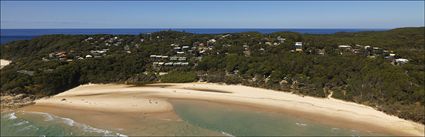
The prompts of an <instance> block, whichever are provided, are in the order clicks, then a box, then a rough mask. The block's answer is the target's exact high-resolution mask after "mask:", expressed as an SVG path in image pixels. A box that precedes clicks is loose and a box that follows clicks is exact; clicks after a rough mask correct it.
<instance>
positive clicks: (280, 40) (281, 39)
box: [277, 36, 286, 43]
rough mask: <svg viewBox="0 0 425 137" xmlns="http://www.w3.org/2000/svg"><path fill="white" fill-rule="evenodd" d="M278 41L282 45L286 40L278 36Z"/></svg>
mask: <svg viewBox="0 0 425 137" xmlns="http://www.w3.org/2000/svg"><path fill="white" fill-rule="evenodd" d="M277 40H278V41H279V42H280V43H284V42H285V40H286V39H285V38H282V37H280V36H278V37H277Z"/></svg>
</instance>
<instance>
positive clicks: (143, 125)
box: [1, 100, 383, 136]
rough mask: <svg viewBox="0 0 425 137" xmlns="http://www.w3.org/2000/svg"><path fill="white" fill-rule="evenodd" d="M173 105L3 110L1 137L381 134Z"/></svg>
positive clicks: (261, 113)
mask: <svg viewBox="0 0 425 137" xmlns="http://www.w3.org/2000/svg"><path fill="white" fill-rule="evenodd" d="M169 101H170V102H171V103H172V104H173V107H174V110H175V113H173V112H168V113H162V114H147V115H145V114H135V115H133V114H131V115H121V114H119V113H118V114H110V113H97V112H84V111H77V110H63V109H60V108H50V109H45V110H51V112H52V113H55V111H53V110H56V112H57V111H62V113H55V114H57V115H61V116H57V115H53V114H49V113H40V112H29V111H25V112H24V111H16V112H2V113H1V136H23V135H25V136H127V135H129V136H134V135H145V136H146V135H154V136H175V135H177V136H207V135H214V136H217V135H225V136H283V135H292V136H294V135H297V136H299V135H303V136H311V135H316V136H318V135H320V136H365V135H375V136H376V135H383V134H379V133H373V132H369V131H358V130H353V129H347V128H341V127H333V126H329V125H324V124H319V123H317V122H313V121H309V120H306V119H302V118H298V117H293V116H290V115H286V114H282V112H273V111H265V110H262V109H258V108H251V107H244V106H238V105H229V104H223V103H214V102H207V101H194V100H169ZM72 113H75V114H78V115H74V114H72ZM81 113H86V116H84V117H81ZM103 114H104V115H103ZM120 116H121V118H120ZM67 117H69V118H67ZM71 118H72V119H71ZM76 121H79V122H76ZM81 121H83V122H81ZM90 125H92V126H90Z"/></svg>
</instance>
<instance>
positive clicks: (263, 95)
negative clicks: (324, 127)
mask: <svg viewBox="0 0 425 137" xmlns="http://www.w3.org/2000/svg"><path fill="white" fill-rule="evenodd" d="M162 85H164V86H162ZM165 85H166V86H165ZM167 99H192V100H205V101H214V102H222V103H229V104H237V105H245V106H251V107H256V108H261V109H264V110H267V111H278V112H282V113H287V114H290V115H294V116H297V117H301V118H307V119H311V120H314V121H318V122H321V123H326V124H333V125H338V126H341V127H348V128H355V129H365V130H374V131H378V132H384V133H390V134H394V135H402V136H411V135H415V136H424V125H423V124H419V123H415V122H413V121H409V120H404V119H401V118H398V117H396V116H392V115H388V114H385V113H383V112H381V111H378V110H375V109H374V108H372V107H369V106H365V105H361V104H356V103H353V102H346V101H342V100H338V99H333V98H315V97H308V96H299V95H295V94H291V93H287V92H281V91H274V90H268V89H261V88H254V87H248V86H242V85H220V84H213V83H182V84H172V83H159V84H151V85H148V86H140V87H138V86H129V85H119V84H87V85H81V86H79V87H76V88H74V89H71V90H68V91H66V92H63V93H60V94H58V95H55V96H52V97H50V98H43V99H39V100H36V103H35V105H34V106H60V107H69V108H78V109H86V110H97V111H104V112H144V113H159V112H169V111H172V110H173V107H172V105H171V104H170V103H169V102H168V101H167ZM29 107H31V106H29Z"/></svg>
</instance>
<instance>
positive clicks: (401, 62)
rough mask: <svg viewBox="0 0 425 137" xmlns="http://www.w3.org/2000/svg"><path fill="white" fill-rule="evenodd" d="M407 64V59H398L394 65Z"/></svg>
mask: <svg viewBox="0 0 425 137" xmlns="http://www.w3.org/2000/svg"><path fill="white" fill-rule="evenodd" d="M407 62H409V60H408V59H404V58H398V59H395V63H396V64H397V65H402V64H406V63H407Z"/></svg>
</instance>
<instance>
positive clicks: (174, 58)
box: [170, 56, 179, 61]
mask: <svg viewBox="0 0 425 137" xmlns="http://www.w3.org/2000/svg"><path fill="white" fill-rule="evenodd" d="M178 58H179V57H176V56H172V57H170V60H173V61H174V60H178Z"/></svg>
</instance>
